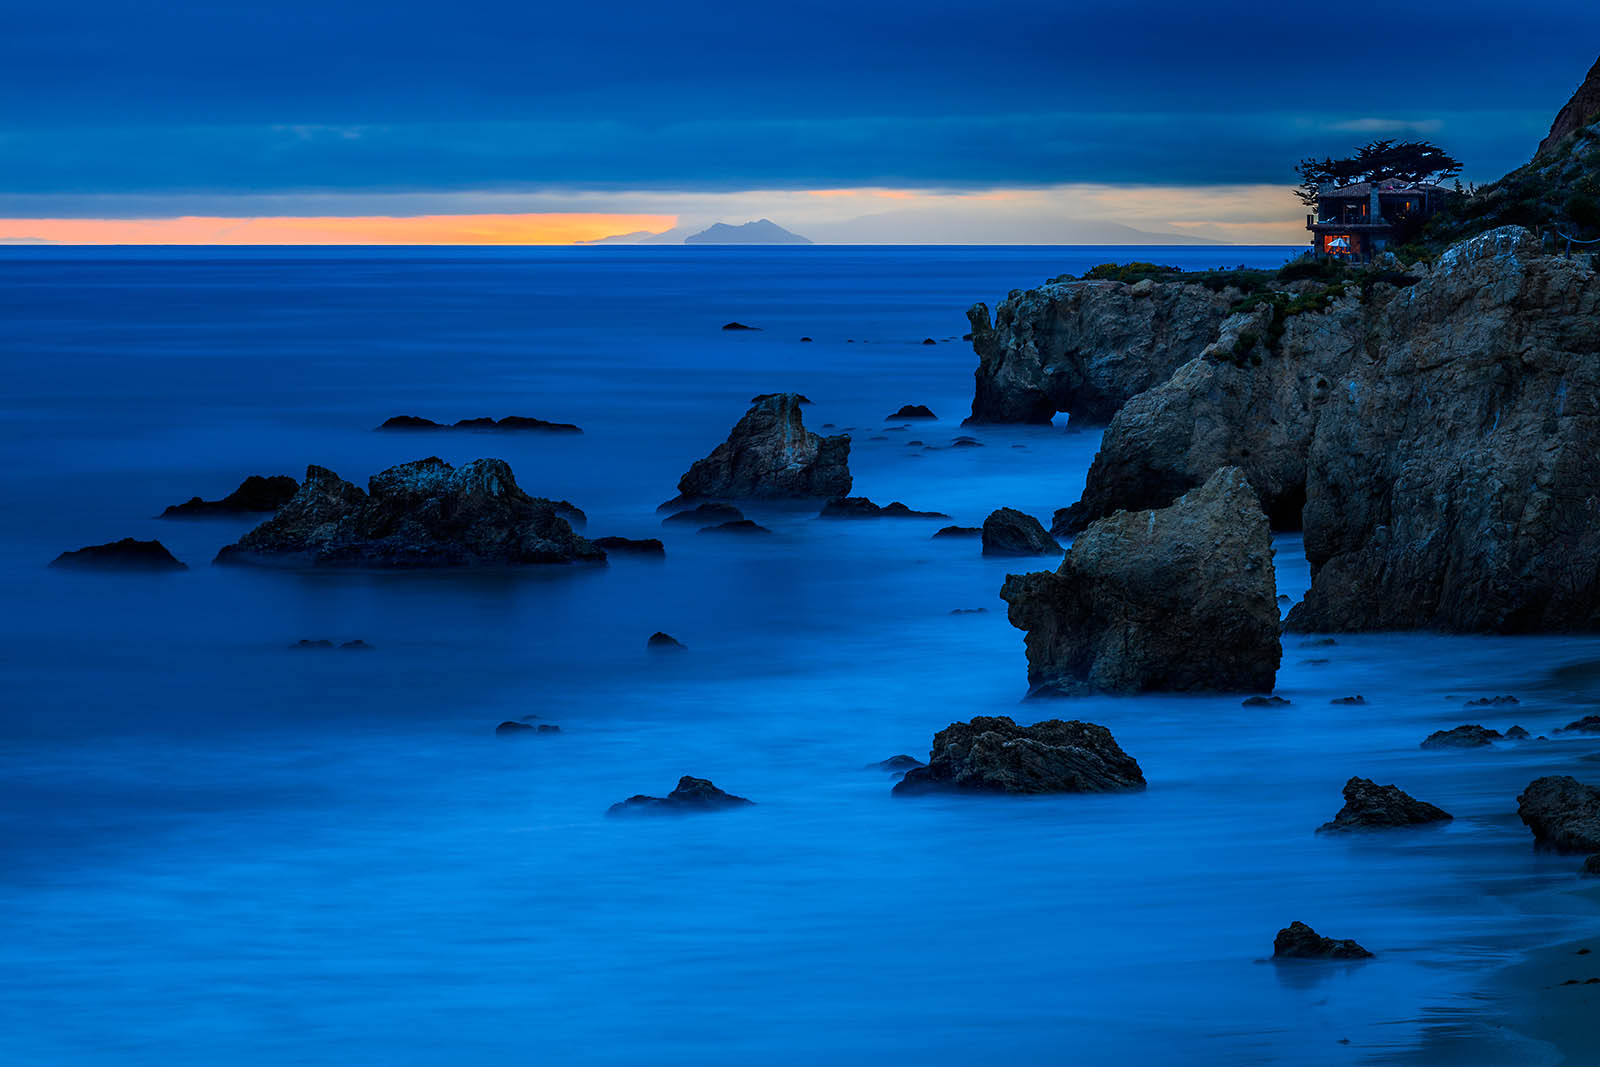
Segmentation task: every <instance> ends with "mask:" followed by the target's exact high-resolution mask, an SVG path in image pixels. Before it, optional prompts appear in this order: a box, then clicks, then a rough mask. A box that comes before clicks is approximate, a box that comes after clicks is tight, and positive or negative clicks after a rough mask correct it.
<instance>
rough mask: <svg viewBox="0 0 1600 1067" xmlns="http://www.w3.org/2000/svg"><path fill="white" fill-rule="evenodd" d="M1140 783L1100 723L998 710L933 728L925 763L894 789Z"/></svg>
mask: <svg viewBox="0 0 1600 1067" xmlns="http://www.w3.org/2000/svg"><path fill="white" fill-rule="evenodd" d="M1144 787H1145V781H1144V772H1143V771H1141V770H1140V769H1139V764H1138V762H1137V761H1135V760H1134V758H1133V757H1132V756H1129V755H1128V754H1127V753H1126V752H1124V751H1122V748H1121V747H1120V746H1119V745H1118V744H1117V741H1116V738H1114V737H1112V736H1111V731H1110V730H1107V729H1106V728H1105V727H1104V726H1099V725H1096V724H1095V723H1091V722H1077V721H1075V720H1074V721H1068V722H1063V721H1061V720H1060V719H1050V720H1048V721H1046V722H1038V723H1034V724H1033V725H1032V726H1018V725H1017V724H1016V723H1015V722H1013V721H1011V720H1010V719H1009V718H1006V717H1005V716H1003V715H1000V716H986V715H985V716H979V717H977V718H975V719H973V720H972V721H971V722H957V723H951V724H950V725H949V726H947V727H945V728H944V729H943V730H940V731H939V732H938V733H937V734H935V735H934V737H933V751H932V753H931V754H930V755H929V757H928V763H927V766H924V767H913V768H912V769H911V770H910V771H908V772H907V773H906V776H905V777H904V778H902V779H901V780H900V782H899V784H897V785H896V786H895V787H894V791H895V792H896V793H901V794H904V793H918V792H928V791H933V790H964V791H969V792H983V793H1119V792H1128V791H1132V790H1139V789H1143V788H1144Z"/></svg>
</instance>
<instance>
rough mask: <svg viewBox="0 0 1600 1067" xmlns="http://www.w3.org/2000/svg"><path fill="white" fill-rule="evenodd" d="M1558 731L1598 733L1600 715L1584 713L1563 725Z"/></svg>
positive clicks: (1599, 731)
mask: <svg viewBox="0 0 1600 1067" xmlns="http://www.w3.org/2000/svg"><path fill="white" fill-rule="evenodd" d="M1557 732H1558V733H1563V734H1567V733H1573V734H1597V733H1600V715H1585V716H1584V717H1583V718H1581V719H1575V720H1573V721H1572V722H1569V723H1567V725H1565V726H1563V727H1562V728H1561V729H1560V730H1559V731H1557Z"/></svg>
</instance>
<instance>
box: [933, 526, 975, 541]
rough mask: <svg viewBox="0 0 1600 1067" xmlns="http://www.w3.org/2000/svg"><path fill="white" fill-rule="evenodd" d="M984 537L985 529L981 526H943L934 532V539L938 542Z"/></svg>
mask: <svg viewBox="0 0 1600 1067" xmlns="http://www.w3.org/2000/svg"><path fill="white" fill-rule="evenodd" d="M982 536H983V527H981V526H941V527H939V528H938V529H937V530H935V531H934V532H933V537H934V539H936V540H943V539H946V538H961V537H982Z"/></svg>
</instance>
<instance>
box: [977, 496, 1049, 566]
mask: <svg viewBox="0 0 1600 1067" xmlns="http://www.w3.org/2000/svg"><path fill="white" fill-rule="evenodd" d="M982 537H983V554H984V555H985V556H1056V555H1060V554H1061V546H1060V545H1059V544H1057V543H1056V539H1055V538H1054V537H1051V536H1050V534H1049V533H1048V532H1047V531H1046V530H1045V528H1044V526H1043V525H1042V524H1041V523H1040V522H1039V520H1038V519H1036V518H1034V517H1033V516H1032V515H1028V514H1026V513H1024V512H1021V511H1018V510H1017V509H1016V508H1000V509H999V510H998V511H991V512H990V513H989V517H988V518H986V519H984V520H983V531H982Z"/></svg>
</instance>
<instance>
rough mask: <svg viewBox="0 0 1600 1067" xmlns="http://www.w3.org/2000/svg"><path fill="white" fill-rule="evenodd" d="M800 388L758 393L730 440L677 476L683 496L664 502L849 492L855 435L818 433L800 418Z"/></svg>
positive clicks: (832, 495) (829, 496)
mask: <svg viewBox="0 0 1600 1067" xmlns="http://www.w3.org/2000/svg"><path fill="white" fill-rule="evenodd" d="M802 401H803V398H802V397H801V396H800V395H799V394H798V393H768V394H765V395H763V396H758V397H756V398H755V401H754V402H753V403H752V405H751V407H750V410H749V411H747V412H745V415H744V417H743V418H741V419H740V420H739V422H738V424H737V425H735V426H734V428H733V431H732V432H731V433H730V434H729V435H728V439H727V440H726V441H724V442H723V443H722V444H720V445H718V446H717V447H716V448H715V449H713V450H712V452H711V454H710V455H709V456H707V457H706V458H705V459H701V460H696V461H695V462H694V464H693V465H692V466H690V468H689V470H688V472H687V473H685V474H684V476H683V477H682V478H680V479H679V480H678V494H679V495H678V497H677V499H676V500H673V501H669V502H668V504H667V505H664V506H677V505H679V504H688V503H691V502H693V501H695V500H698V499H702V498H707V497H711V498H718V497H720V498H729V499H736V500H738V499H763V498H764V499H775V498H806V497H821V498H825V499H830V500H831V499H834V498H836V497H842V496H848V495H849V493H850V481H851V479H850V438H849V437H847V436H844V435H842V434H841V435H839V436H837V437H819V436H818V435H816V434H814V433H811V432H809V431H808V430H807V429H806V428H805V426H804V424H803V423H802V422H801V418H800V405H801V403H802Z"/></svg>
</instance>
